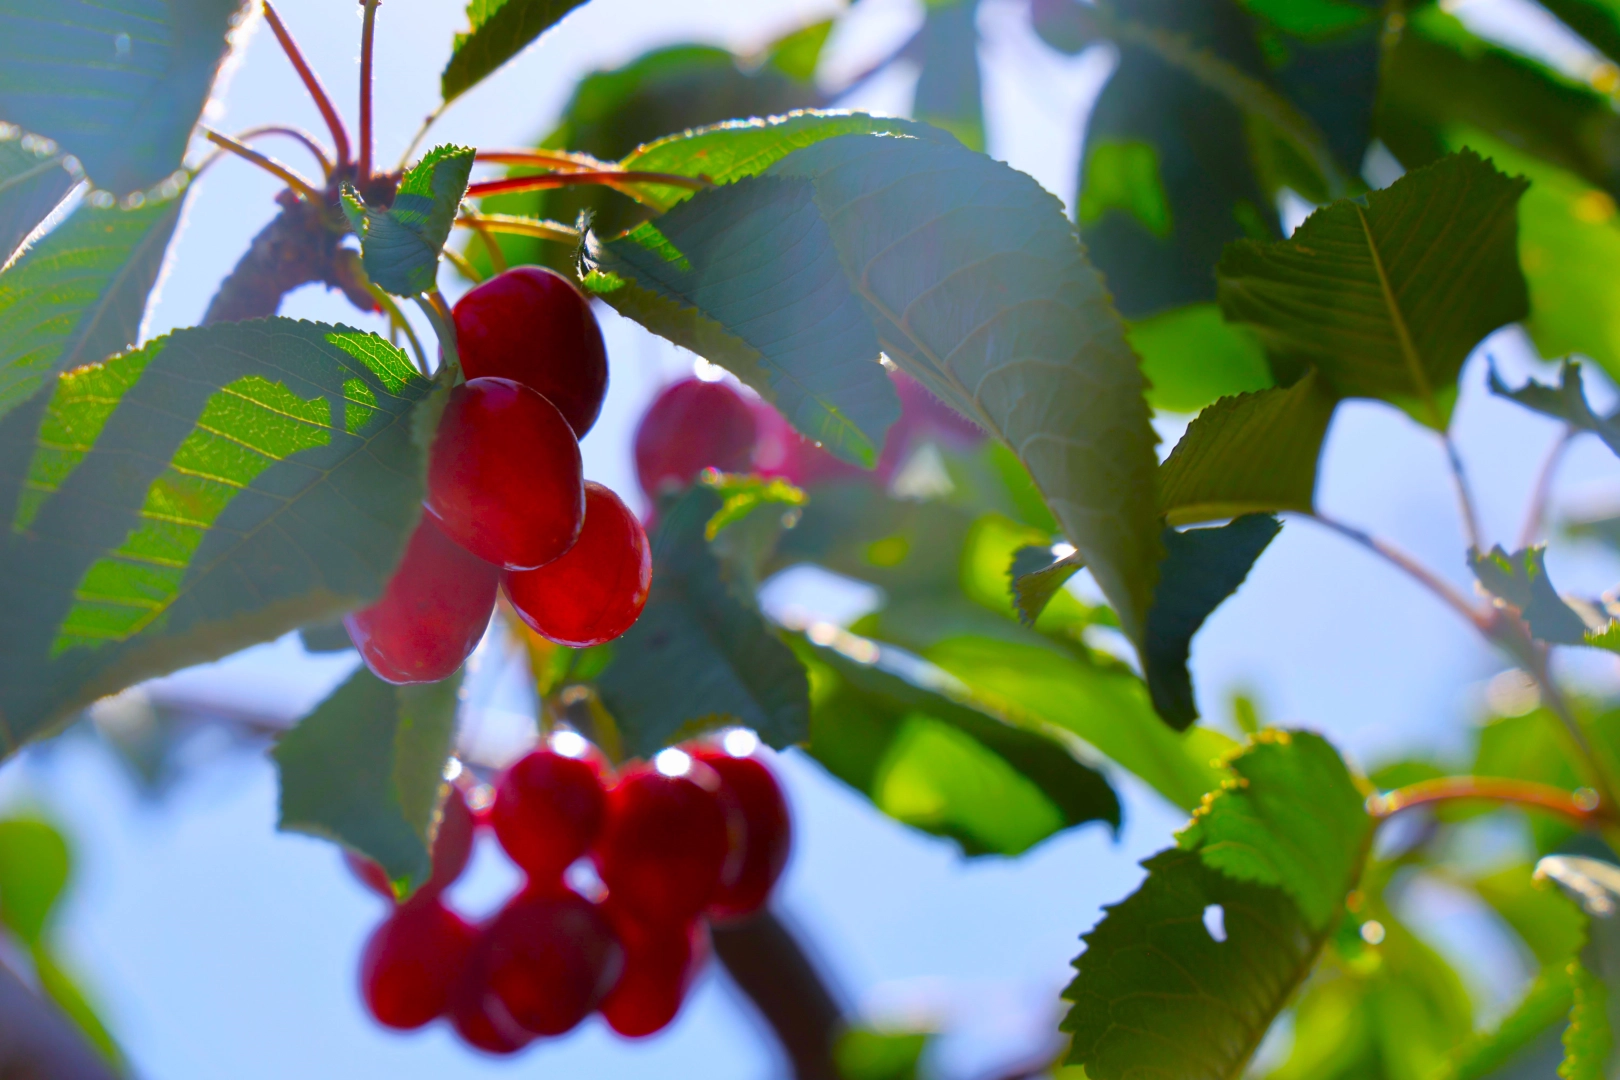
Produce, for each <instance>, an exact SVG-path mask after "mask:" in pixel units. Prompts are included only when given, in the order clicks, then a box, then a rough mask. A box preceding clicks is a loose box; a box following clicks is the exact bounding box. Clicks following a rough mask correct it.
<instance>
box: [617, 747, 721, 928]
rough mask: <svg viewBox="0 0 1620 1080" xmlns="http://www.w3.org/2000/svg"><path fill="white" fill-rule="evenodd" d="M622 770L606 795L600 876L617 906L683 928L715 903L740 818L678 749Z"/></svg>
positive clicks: (714, 782)
mask: <svg viewBox="0 0 1620 1080" xmlns="http://www.w3.org/2000/svg"><path fill="white" fill-rule="evenodd" d="M654 761H655V763H656V764H655V765H637V766H633V767H631V768H629V769H626V770H625V771H624V772H623V773H621V774H620V776H619V782H618V783H617V784H615V785H614V786H613V787H612V789H611V790H609V791H608V815H607V823H606V825H605V826H604V827H603V829H602V833H601V836H600V837H598V839H597V842H596V851H595V852H594V856H595V860H596V866H597V871H598V872H599V873H600V874H601V877H602V881H603V883H604V884H605V885H607V887H608V893H609V894H610V895H611V896H613V897H614V900H615V903H618V904H620V905H622V906H623V908H624V909H625V910H626V911H628V912H630V913H632V914H634V915H635V917H637V918H639V919H642V920H644V921H646V922H654V923H657V922H663V923H684V922H686V921H687V920H689V919H693V918H695V917H696V916H697V915H698V914H699V913H700V912H702V910H703V908H704V907H705V906H706V905H707V904H708V903H709V901H710V900H712V899H713V898H714V894H715V891H716V890H717V889H718V888H719V887H720V885H721V882H722V879H723V878H728V872H729V875H734V874H735V872H736V866H735V865H732V864H730V863H729V862H728V860H729V856H730V852H731V837H732V833H733V830H734V829H735V830H739V831H740V827H741V823H740V820H738V818H737V815H736V813H735V811H734V810H733V809H731V808H730V807H729V806H728V804H726V803H724V802H722V801H721V797H720V777H719V775H718V774H717V773H716V772H715V771H714V770H713V769H711V768H710V767H709V766H707V765H705V764H703V763H702V762H700V761H694V760H693V759H692V758H691V757H690V756H689V755H687V754H685V753H683V752H682V751H680V750H665V751H664V752H663V753H661V754H659V755H658V757H657V758H655V759H654Z"/></svg>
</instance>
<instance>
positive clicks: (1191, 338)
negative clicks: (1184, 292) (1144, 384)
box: [1126, 304, 1274, 413]
mask: <svg viewBox="0 0 1620 1080" xmlns="http://www.w3.org/2000/svg"><path fill="white" fill-rule="evenodd" d="M1126 338H1127V340H1129V341H1130V343H1131V348H1132V349H1134V350H1136V355H1137V356H1139V357H1141V358H1142V374H1144V375H1146V376H1147V379H1148V382H1149V383H1150V384H1151V385H1150V387H1149V389H1148V401H1149V402H1151V403H1152V404H1153V407H1154V408H1156V409H1166V410H1168V411H1170V412H1180V413H1191V412H1197V411H1198V410H1200V409H1202V408H1203V407H1204V406H1206V405H1209V404H1212V403H1213V402H1214V401H1216V400H1217V399H1218V398H1223V397H1229V396H1231V395H1233V394H1242V393H1247V392H1249V391H1252V390H1264V389H1265V388H1266V387H1268V386H1271V385H1272V384H1273V382H1274V380H1273V379H1272V377H1271V368H1269V367H1268V366H1267V365H1266V351H1265V349H1263V348H1261V347H1260V339H1259V338H1258V337H1256V336H1255V334H1254V331H1252V330H1250V329H1249V328H1248V327H1246V326H1238V325H1236V324H1233V323H1229V322H1227V321H1226V320H1225V319H1223V318H1222V317H1221V309H1220V307H1219V306H1218V305H1216V304H1188V305H1186V306H1184V307H1179V308H1173V309H1172V310H1170V311H1163V312H1160V313H1159V314H1157V315H1151V316H1149V317H1148V318H1146V319H1140V320H1136V321H1133V322H1132V323H1131V327H1130V330H1129V331H1128V332H1127V334H1126Z"/></svg>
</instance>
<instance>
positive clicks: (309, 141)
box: [235, 124, 332, 177]
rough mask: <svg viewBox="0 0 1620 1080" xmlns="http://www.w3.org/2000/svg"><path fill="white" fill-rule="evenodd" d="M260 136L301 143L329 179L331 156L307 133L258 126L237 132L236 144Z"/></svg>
mask: <svg viewBox="0 0 1620 1080" xmlns="http://www.w3.org/2000/svg"><path fill="white" fill-rule="evenodd" d="M260 135H285V136H286V137H287V138H289V139H295V140H297V141H298V142H300V143H303V144H304V149H306V150H308V151H309V152H310V153H311V154H314V155H315V159H316V160H317V161H319V162H320V163H321V172H323V173H324V174H326V176H327V177H331V175H332V156H331V154H329V153H328V152H327V149H326V147H324V146H322V145H321V144H320V143H319V142H317V141H316V139H315V136H313V135H311V134H310V133H309V132H307V131H304V130H302V129H300V128H295V127H289V126H287V125H286V124H259V125H257V126H256V127H250V128H244V129H243V130H241V131H238V132H237V133H236V136H235V138H236V140H237V141H238V142H243V143H245V142H247V141H248V140H249V139H256V138H258V137H259V136H260Z"/></svg>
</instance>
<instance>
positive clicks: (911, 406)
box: [877, 371, 985, 483]
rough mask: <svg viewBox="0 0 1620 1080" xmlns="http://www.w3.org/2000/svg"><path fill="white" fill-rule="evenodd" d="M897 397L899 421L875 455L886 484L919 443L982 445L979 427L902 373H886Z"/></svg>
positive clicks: (964, 447) (952, 445)
mask: <svg viewBox="0 0 1620 1080" xmlns="http://www.w3.org/2000/svg"><path fill="white" fill-rule="evenodd" d="M889 381H890V382H892V383H893V384H894V389H895V393H896V394H898V395H899V397H900V419H898V420H896V421H895V422H894V423H893V424H892V425H890V427H889V433H888V435H887V436H886V437H885V439H884V441H883V453H882V454H880V455H879V456H878V464H877V475H878V478H879V479H880V480H882V481H883V482H884V483H887V482H888V481H889V480H891V479H892V478H893V477H894V474H895V473H897V472H899V471H900V469H901V468H902V467H903V466H904V465H905V463H906V460H907V459H908V458H909V457H910V456H911V450H912V448H913V447H914V446H915V445H916V444H917V442H919V441H921V440H932V441H936V442H941V443H944V444H945V445H946V446H950V447H954V448H956V449H959V450H966V449H971V448H973V447H975V446H978V445H979V444H980V443H982V442H984V440H985V434H984V432H983V430H981V429H980V428H979V426H978V425H977V424H975V423H973V422H972V421H971V420H969V419H967V418H966V417H964V416H963V415H962V414H961V413H959V412H957V411H956V410H955V409H953V408H951V407H950V406H949V405H946V404H945V403H944V402H943V401H941V400H939V399H938V398H937V397H935V396H934V395H933V394H932V393H930V392H929V390H928V388H927V387H926V386H924V385H923V384H922V383H920V382H918V381H917V380H916V379H913V378H912V377H911V376H910V375H907V374H906V373H905V372H903V371H891V372H889Z"/></svg>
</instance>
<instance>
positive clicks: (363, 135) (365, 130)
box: [355, 0, 381, 184]
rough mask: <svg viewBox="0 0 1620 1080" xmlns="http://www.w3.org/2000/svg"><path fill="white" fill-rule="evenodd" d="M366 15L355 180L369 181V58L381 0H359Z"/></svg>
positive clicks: (361, 39) (362, 30)
mask: <svg viewBox="0 0 1620 1080" xmlns="http://www.w3.org/2000/svg"><path fill="white" fill-rule="evenodd" d="M361 2H362V4H363V5H364V6H365V9H366V13H365V16H364V18H363V20H362V22H361V23H360V160H359V162H358V163H357V164H356V166H355V180H356V181H357V182H358V183H361V184H364V183H366V182H367V181H369V180H370V179H371V58H372V52H373V45H374V44H375V42H376V38H377V5H378V4H379V3H380V2H381V0H361Z"/></svg>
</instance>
